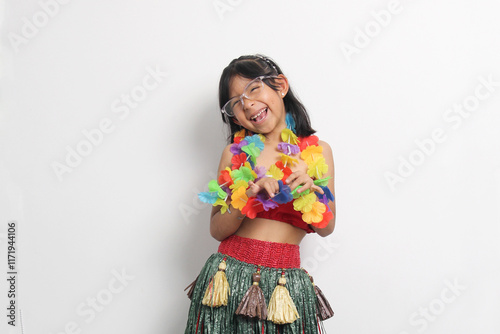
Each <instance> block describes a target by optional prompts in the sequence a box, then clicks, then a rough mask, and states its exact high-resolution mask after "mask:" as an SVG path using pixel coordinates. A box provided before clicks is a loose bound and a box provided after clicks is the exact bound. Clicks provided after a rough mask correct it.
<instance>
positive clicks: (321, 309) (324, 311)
mask: <svg viewBox="0 0 500 334" xmlns="http://www.w3.org/2000/svg"><path fill="white" fill-rule="evenodd" d="M309 279H310V280H311V283H312V285H313V287H314V293H315V294H316V307H317V313H318V317H319V318H320V319H321V320H322V321H323V320H326V319H329V318H331V317H333V310H332V307H331V306H330V303H329V302H328V300H327V299H326V297H325V295H324V294H323V291H321V289H320V288H319V287H318V286H317V285H316V284H314V279H313V278H312V276H311V275H309Z"/></svg>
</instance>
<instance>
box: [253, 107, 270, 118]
mask: <svg viewBox="0 0 500 334" xmlns="http://www.w3.org/2000/svg"><path fill="white" fill-rule="evenodd" d="M266 110H267V108H264V109H262V111H261V112H260V113H258V114H257V115H255V116H253V117H252V118H251V119H256V118H257V117H259V116H260V114H262V113H263V112H264V111H266Z"/></svg>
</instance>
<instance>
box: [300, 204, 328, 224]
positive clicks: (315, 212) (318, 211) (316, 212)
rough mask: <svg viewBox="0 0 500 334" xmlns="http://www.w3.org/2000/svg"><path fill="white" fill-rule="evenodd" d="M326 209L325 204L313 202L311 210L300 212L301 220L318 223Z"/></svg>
mask: <svg viewBox="0 0 500 334" xmlns="http://www.w3.org/2000/svg"><path fill="white" fill-rule="evenodd" d="M325 211H326V205H324V204H323V203H321V202H314V203H313V204H312V208H311V211H308V212H306V213H303V214H302V220H303V221H305V222H306V223H308V224H311V223H319V222H320V221H322V220H323V213H324V212H325Z"/></svg>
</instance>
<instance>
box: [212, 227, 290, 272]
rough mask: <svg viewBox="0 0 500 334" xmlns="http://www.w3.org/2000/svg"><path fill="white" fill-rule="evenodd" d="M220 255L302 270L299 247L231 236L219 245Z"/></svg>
mask: <svg viewBox="0 0 500 334" xmlns="http://www.w3.org/2000/svg"><path fill="white" fill-rule="evenodd" d="M219 253H222V254H225V255H228V256H231V257H233V258H235V259H237V260H240V261H243V262H246V263H251V264H255V265H262V266H265V267H271V268H300V252H299V245H292V244H285V243H279V242H272V241H261V240H257V239H250V238H243V237H240V236H237V235H231V236H230V237H228V238H226V239H224V240H223V241H222V242H221V243H220V245H219Z"/></svg>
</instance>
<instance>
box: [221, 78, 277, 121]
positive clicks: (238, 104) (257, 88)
mask: <svg viewBox="0 0 500 334" xmlns="http://www.w3.org/2000/svg"><path fill="white" fill-rule="evenodd" d="M269 78H278V77H277V76H274V75H263V76H260V77H257V78H255V79H253V80H252V81H250V82H249V83H248V84H247V85H246V86H245V89H244V90H243V94H241V95H240V96H235V97H233V98H232V99H230V100H229V101H227V102H226V104H224V106H223V107H222V109H221V112H222V113H224V114H226V115H227V116H229V117H233V116H234V114H235V113H237V112H240V111H242V110H243V107H244V106H245V103H244V102H243V98H244V97H245V98H247V99H249V100H255V99H258V98H259V96H260V94H261V93H262V91H263V90H264V81H263V80H264V79H269Z"/></svg>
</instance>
